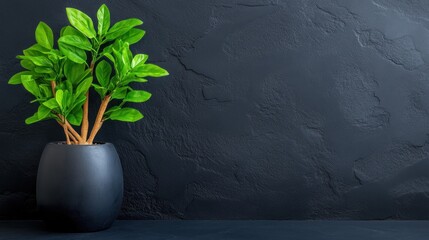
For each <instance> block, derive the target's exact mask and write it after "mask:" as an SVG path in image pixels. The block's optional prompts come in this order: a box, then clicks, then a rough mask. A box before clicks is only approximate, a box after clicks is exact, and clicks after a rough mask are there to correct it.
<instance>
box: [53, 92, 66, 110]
mask: <svg viewBox="0 0 429 240" xmlns="http://www.w3.org/2000/svg"><path fill="white" fill-rule="evenodd" d="M63 99H64V91H63V90H61V89H60V90H58V91H57V92H56V94H55V100H56V101H57V104H58V106H59V107H60V109H61V110H63V109H64V108H63V107H64V106H63Z"/></svg>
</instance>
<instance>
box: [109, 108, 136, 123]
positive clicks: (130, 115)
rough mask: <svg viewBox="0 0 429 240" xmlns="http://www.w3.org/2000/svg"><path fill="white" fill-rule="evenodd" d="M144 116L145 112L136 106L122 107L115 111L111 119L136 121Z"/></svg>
mask: <svg viewBox="0 0 429 240" xmlns="http://www.w3.org/2000/svg"><path fill="white" fill-rule="evenodd" d="M142 118H143V114H141V113H140V112H139V110H137V109H134V108H122V109H118V110H116V111H113V112H112V113H111V114H110V116H109V119H111V120H117V121H123V122H136V121H138V120H140V119H142Z"/></svg>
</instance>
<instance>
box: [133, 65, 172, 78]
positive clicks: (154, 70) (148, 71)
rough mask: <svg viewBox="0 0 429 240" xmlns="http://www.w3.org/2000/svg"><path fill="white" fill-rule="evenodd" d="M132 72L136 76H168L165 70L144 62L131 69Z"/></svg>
mask: <svg viewBox="0 0 429 240" xmlns="http://www.w3.org/2000/svg"><path fill="white" fill-rule="evenodd" d="M133 73H134V74H135V75H136V76H138V77H163V76H168V72H167V70H165V69H163V68H161V67H159V66H157V65H155V64H144V65H138V66H137V67H135V68H134V69H133Z"/></svg>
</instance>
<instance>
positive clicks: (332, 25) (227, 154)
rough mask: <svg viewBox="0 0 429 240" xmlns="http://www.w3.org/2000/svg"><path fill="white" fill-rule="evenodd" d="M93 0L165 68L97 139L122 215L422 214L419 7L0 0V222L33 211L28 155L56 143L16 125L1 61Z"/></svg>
mask: <svg viewBox="0 0 429 240" xmlns="http://www.w3.org/2000/svg"><path fill="white" fill-rule="evenodd" d="M101 2H106V3H107V4H108V6H109V7H110V9H111V13H112V16H113V18H114V21H116V20H119V19H123V18H127V17H138V18H141V19H143V20H144V22H145V24H144V25H143V28H144V29H145V30H146V31H147V34H146V36H145V38H144V40H143V43H142V44H139V45H137V46H135V47H134V50H136V51H142V52H144V53H147V54H149V56H150V58H149V59H150V60H151V61H153V62H155V63H157V64H159V65H160V66H162V67H164V68H166V69H168V70H169V72H170V76H169V77H166V78H162V79H153V80H151V81H150V82H149V83H147V84H145V85H143V87H142V88H144V89H147V90H148V91H150V92H152V93H153V97H152V99H151V100H150V101H149V102H147V103H145V104H142V105H136V106H138V108H140V109H141V111H142V112H143V113H144V114H145V118H144V119H143V120H142V121H140V122H138V123H135V124H126V123H118V122H108V123H106V124H105V125H104V126H103V129H102V130H101V135H99V137H98V139H97V140H99V141H109V142H113V143H114V144H115V146H116V147H117V150H118V152H119V155H120V157H121V159H122V164H123V167H124V177H125V179H124V180H125V195H124V204H123V208H122V212H121V214H120V216H121V217H122V218H135V219H171V218H185V219H236V218H239V219H391V218H393V219H397V218H400V219H429V144H428V143H429V137H428V133H429V78H428V73H429V68H428V64H427V62H428V61H429V1H401V0H373V1H371V0H335V1H334V0H325V1H315V0H314V1H310V0H303V1H298V0H289V1H288V0H204V1H201V0H193V1H190V0H158V1H153V0H150V1H143V0H121V1H95V0H91V1H54V0H50V1H48V0H38V1H30V0H28V1H23V0H14V1H0V11H1V14H0V29H1V35H2V37H1V38H0V76H2V82H3V84H2V85H1V86H0V101H1V104H0V150H1V158H0V217H1V218H3V219H8V218H36V217H37V213H36V211H35V206H36V205H35V182H36V170H37V164H38V161H39V157H40V154H41V152H42V149H43V147H44V145H45V144H46V143H47V142H49V141H56V140H63V136H62V130H61V128H60V127H58V126H57V124H55V123H54V122H52V121H51V122H45V123H40V124H36V125H33V126H29V127H28V126H25V124H24V119H25V118H26V117H28V116H30V115H31V114H33V112H34V111H35V110H36V108H35V106H34V105H29V104H28V102H29V100H30V97H29V95H28V94H26V93H25V92H24V91H23V89H21V88H20V87H16V86H7V85H6V81H7V79H8V77H9V76H10V75H12V73H14V72H15V71H18V69H19V66H18V61H16V60H15V59H14V57H15V55H17V54H18V53H20V51H21V50H22V49H24V48H26V47H28V46H29V45H30V44H32V43H33V41H34V40H33V38H34V29H35V27H36V25H37V23H38V21H39V20H43V21H45V22H47V23H48V24H49V25H51V26H52V27H53V28H54V30H55V32H56V33H57V35H58V31H59V29H60V26H63V25H64V24H66V22H67V20H66V16H65V10H64V8H65V7H66V6H73V7H77V8H79V9H82V10H84V11H86V12H88V13H90V15H91V16H93V17H94V16H95V12H96V9H97V8H98V6H99V5H100V4H101ZM93 96H94V95H93ZM95 98H96V97H94V98H92V99H93V100H94V99H95ZM92 104H95V102H94V101H93V102H92ZM93 106H96V104H95V105H93ZM90 117H91V119H94V117H95V114H94V113H92V114H91V116H90Z"/></svg>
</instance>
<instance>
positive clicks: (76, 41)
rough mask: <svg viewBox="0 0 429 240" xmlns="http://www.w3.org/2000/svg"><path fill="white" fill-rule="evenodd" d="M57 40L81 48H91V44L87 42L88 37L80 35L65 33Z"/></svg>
mask: <svg viewBox="0 0 429 240" xmlns="http://www.w3.org/2000/svg"><path fill="white" fill-rule="evenodd" d="M58 42H60V43H65V44H67V45H70V46H74V47H77V48H80V49H83V50H87V51H90V50H91V49H92V44H91V43H90V42H89V40H88V38H86V37H80V36H78V35H65V36H62V37H60V39H58Z"/></svg>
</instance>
